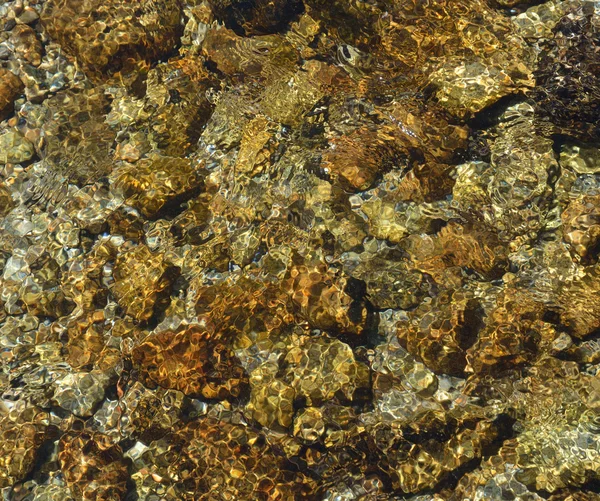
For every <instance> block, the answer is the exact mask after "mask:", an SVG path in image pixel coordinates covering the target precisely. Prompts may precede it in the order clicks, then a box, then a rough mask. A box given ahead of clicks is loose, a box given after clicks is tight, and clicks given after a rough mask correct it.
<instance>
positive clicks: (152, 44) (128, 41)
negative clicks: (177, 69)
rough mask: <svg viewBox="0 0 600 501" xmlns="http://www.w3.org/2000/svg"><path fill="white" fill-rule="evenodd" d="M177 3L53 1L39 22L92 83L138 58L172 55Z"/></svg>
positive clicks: (177, 23) (176, 33)
mask: <svg viewBox="0 0 600 501" xmlns="http://www.w3.org/2000/svg"><path fill="white" fill-rule="evenodd" d="M181 13H182V12H181V5H180V4H179V2H165V1H162V0H144V1H142V2H139V3H136V4H135V5H133V4H131V3H129V2H126V1H122V0H111V1H110V2H103V1H98V0H53V1H51V2H48V3H46V4H45V6H44V10H43V12H42V16H41V20H42V23H43V25H44V26H45V28H46V30H47V31H48V33H49V34H50V35H51V36H52V37H53V38H54V39H55V40H56V41H58V42H59V43H60V44H61V45H62V47H63V48H65V49H66V50H67V51H69V52H70V53H71V54H73V55H74V56H75V57H77V59H78V60H79V61H80V62H81V63H82V64H83V66H84V67H85V68H86V69H87V70H88V71H89V73H90V75H92V76H95V77H97V78H102V77H103V72H104V77H105V76H106V74H107V73H108V72H111V71H115V70H120V69H122V68H123V67H126V66H127V65H128V64H132V63H131V62H130V60H135V59H137V58H140V59H146V60H148V61H153V60H155V59H158V58H160V57H162V56H164V55H166V54H168V53H169V52H171V51H172V50H173V49H174V47H175V44H176V42H177V38H178V36H179V35H180V34H181V32H182V29H183V28H182V26H181V25H180V16H181Z"/></svg>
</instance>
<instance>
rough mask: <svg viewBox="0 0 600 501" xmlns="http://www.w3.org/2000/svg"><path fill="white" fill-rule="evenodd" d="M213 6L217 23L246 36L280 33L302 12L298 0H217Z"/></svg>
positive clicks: (301, 6) (302, 8) (300, 3)
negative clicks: (251, 0) (219, 22)
mask: <svg viewBox="0 0 600 501" xmlns="http://www.w3.org/2000/svg"><path fill="white" fill-rule="evenodd" d="M213 5H214V8H215V16H216V17H217V19H218V20H219V21H221V22H224V23H225V26H227V27H228V28H230V29H233V30H235V31H236V32H240V33H242V34H245V35H246V36H252V35H266V34H268V33H276V32H278V31H281V30H283V29H285V27H286V24H287V23H288V22H289V21H290V20H291V19H293V18H294V17H295V16H297V15H298V14H300V13H301V12H302V11H303V10H304V6H303V5H302V2H301V1H300V0H275V1H273V0H258V1H256V2H252V3H249V2H245V1H243V0H217V1H215V2H213Z"/></svg>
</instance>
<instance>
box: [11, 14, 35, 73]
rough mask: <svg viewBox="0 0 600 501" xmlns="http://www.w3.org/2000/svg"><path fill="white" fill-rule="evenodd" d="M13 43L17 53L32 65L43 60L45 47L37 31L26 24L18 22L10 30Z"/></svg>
mask: <svg viewBox="0 0 600 501" xmlns="http://www.w3.org/2000/svg"><path fill="white" fill-rule="evenodd" d="M9 40H10V41H11V43H12V44H13V45H14V47H15V55H16V56H17V57H19V59H23V60H25V61H27V62H28V63H29V64H31V65H32V66H39V65H40V63H41V62H42V55H43V48H42V44H41V43H40V41H39V40H38V38H37V36H36V33H35V31H34V30H33V29H32V28H31V27H29V26H27V25H26V24H17V25H16V26H15V27H14V28H13V29H12V31H11V32H10V39H9Z"/></svg>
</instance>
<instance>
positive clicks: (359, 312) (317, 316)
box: [284, 263, 372, 334]
mask: <svg viewBox="0 0 600 501" xmlns="http://www.w3.org/2000/svg"><path fill="white" fill-rule="evenodd" d="M284 287H285V289H287V290H288V291H289V294H290V297H291V300H292V303H293V305H294V308H295V310H296V312H297V314H298V315H299V316H300V317H301V318H303V319H305V320H306V321H307V322H308V323H309V324H310V325H311V326H312V327H316V328H319V329H323V330H330V331H333V332H341V333H348V334H362V333H364V332H365V331H366V330H367V329H368V328H369V327H371V322H372V316H371V313H370V310H369V305H368V304H367V303H366V301H365V300H364V298H360V297H359V298H356V299H355V298H354V297H352V295H351V294H349V292H348V289H350V288H351V281H349V280H348V279H347V278H345V277H339V276H335V275H334V274H332V273H331V272H330V271H328V270H327V268H326V267H325V266H324V265H322V264H319V263H315V264H312V263H311V264H308V265H299V266H294V267H292V268H291V269H290V270H288V273H287V275H286V278H285V282H284Z"/></svg>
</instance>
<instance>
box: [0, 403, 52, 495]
mask: <svg viewBox="0 0 600 501" xmlns="http://www.w3.org/2000/svg"><path fill="white" fill-rule="evenodd" d="M47 426H48V414H47V413H46V412H44V411H42V410H41V409H38V408H37V407H35V406H32V405H27V404H24V403H23V402H20V403H18V404H17V405H16V407H15V408H14V409H12V410H11V411H7V410H6V409H3V410H2V411H1V412H0V486H1V487H7V486H10V485H12V484H14V483H15V482H18V481H20V480H23V479H24V478H25V477H26V476H27V474H28V473H29V472H30V470H31V469H32V468H33V466H34V464H35V461H36V457H37V452H38V448H39V447H40V446H41V445H42V443H43V442H44V440H45V439H46V438H48V430H47Z"/></svg>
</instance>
